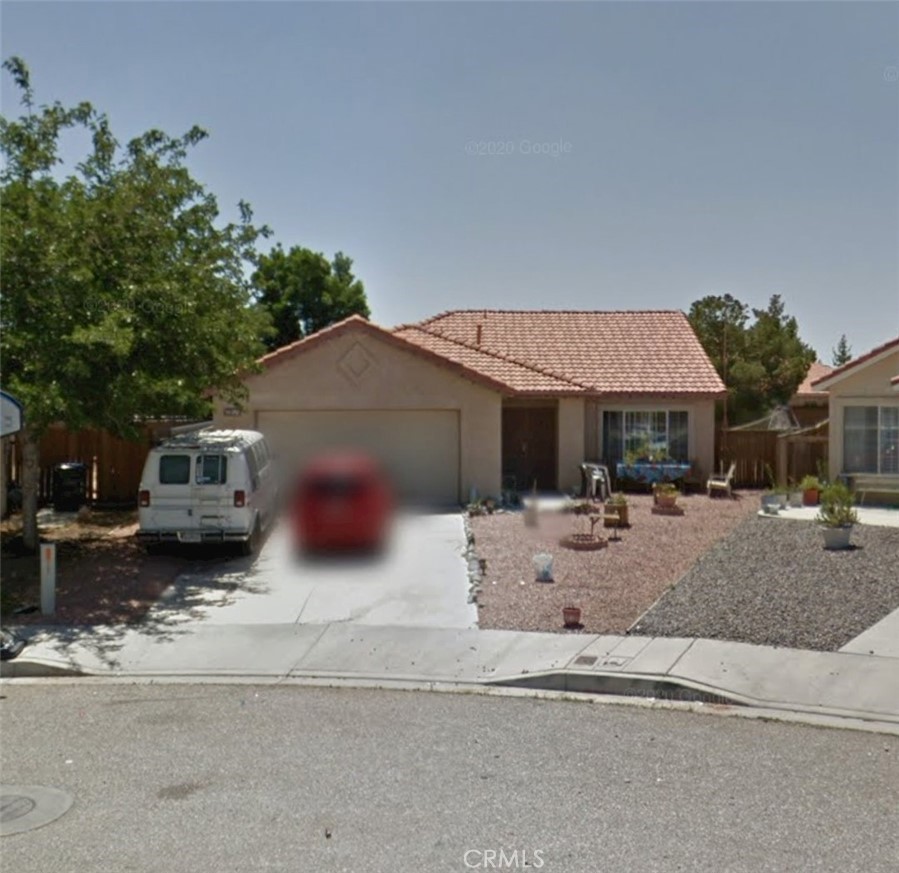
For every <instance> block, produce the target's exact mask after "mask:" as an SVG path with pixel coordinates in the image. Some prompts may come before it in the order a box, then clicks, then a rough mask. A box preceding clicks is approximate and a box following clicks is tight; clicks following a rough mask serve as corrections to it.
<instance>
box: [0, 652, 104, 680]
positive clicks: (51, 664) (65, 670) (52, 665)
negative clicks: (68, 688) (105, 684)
mask: <svg viewBox="0 0 899 873" xmlns="http://www.w3.org/2000/svg"><path fill="white" fill-rule="evenodd" d="M88 675H99V674H89V673H86V672H85V671H83V670H81V669H80V668H78V667H73V666H72V665H71V664H66V663H63V662H62V661H50V660H48V659H46V658H23V657H22V656H21V655H20V656H19V657H17V658H14V659H13V660H10V661H0V677H2V678H4V679H32V678H35V679H39V678H47V677H57V676H64V677H73V678H74V677H82V676H88Z"/></svg>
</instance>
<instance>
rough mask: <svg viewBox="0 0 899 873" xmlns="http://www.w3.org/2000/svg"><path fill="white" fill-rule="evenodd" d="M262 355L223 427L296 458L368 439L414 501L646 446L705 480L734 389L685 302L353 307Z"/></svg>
mask: <svg viewBox="0 0 899 873" xmlns="http://www.w3.org/2000/svg"><path fill="white" fill-rule="evenodd" d="M260 363H261V365H262V368H263V369H262V372H259V373H255V374H252V375H249V376H248V377H247V378H246V380H245V385H246V388H247V390H248V399H247V402H246V403H245V404H244V406H243V408H242V409H238V408H236V407H229V406H228V405H226V404H225V403H224V402H222V401H220V400H219V401H217V402H216V404H215V412H214V420H215V423H216V424H217V425H221V426H226V427H249V428H255V429H258V430H261V431H262V432H263V433H265V434H266V435H267V436H268V437H269V440H270V442H271V443H272V444H273V446H274V448H275V450H276V451H278V452H279V453H280V454H281V455H282V456H284V457H289V458H290V459H291V460H293V461H301V460H302V459H303V458H304V457H308V456H309V455H310V454H311V453H313V452H316V451H318V450H321V449H323V448H327V447H333V446H337V445H343V444H353V445H357V446H361V447H363V448H365V449H367V450H370V451H372V452H374V453H375V454H376V455H378V456H380V457H381V458H382V460H383V461H384V462H385V464H386V465H387V467H388V468H389V469H390V471H391V473H392V475H393V477H394V479H395V481H396V484H397V486H398V488H399V490H400V491H401V492H402V493H403V494H405V495H406V496H408V497H412V498H419V499H424V500H429V501H443V502H452V503H458V502H460V501H461V502H465V501H467V500H468V499H469V496H470V495H471V494H472V493H473V492H476V493H478V494H479V495H480V496H488V495H498V494H499V493H500V491H501V490H503V489H519V490H524V489H530V488H531V487H533V486H534V484H535V483H536V486H537V488H538V489H540V490H556V489H561V490H569V489H571V488H573V487H579V485H580V481H581V479H580V470H579V467H580V464H581V463H582V462H584V461H585V460H594V461H604V462H606V463H608V464H614V463H615V462H616V461H618V460H620V459H622V458H623V457H624V455H625V452H626V451H627V450H628V449H632V448H637V447H641V446H645V445H651V446H652V447H653V448H654V449H655V450H657V451H658V450H663V451H667V453H668V455H669V456H671V457H673V458H675V459H678V460H682V461H688V462H691V463H692V465H693V468H694V473H695V475H697V476H700V477H702V476H705V475H706V474H707V473H709V472H710V471H711V470H712V468H713V465H714V441H715V414H714V410H715V401H716V400H717V399H719V398H721V397H723V396H724V386H723V384H722V382H721V380H720V378H719V377H718V374H717V373H716V372H715V369H714V367H713V366H712V364H711V362H710V361H709V359H708V357H707V355H706V354H705V351H704V350H703V348H702V346H701V345H700V343H699V341H698V339H697V338H696V335H695V334H694V332H693V330H692V328H691V327H690V324H689V322H688V321H687V318H686V316H685V315H684V313H683V312H679V311H644V312H567V311H566V312H549V311H537V312H534V311H530V312H522V311H492V310H491V311H488V310H466V311H453V312H447V313H444V314H441V315H438V316H436V317H434V318H430V319H427V320H426V321H423V322H421V323H418V324H408V325H402V326H400V327H397V328H394V329H392V330H391V329H385V328H382V327H379V326H378V325H376V324H373V323H371V322H369V321H367V320H366V319H364V318H361V317H359V316H353V317H350V318H348V319H346V320H344V321H342V322H340V323H338V324H335V325H333V326H331V327H329V328H327V329H325V330H322V331H319V332H318V333H316V334H313V335H311V336H309V337H307V338H305V339H302V340H299V341H298V342H295V343H292V344H291V345H288V346H284V347H282V348H280V349H276V350H275V351H273V352H271V353H270V354H268V355H266V356H265V357H263V358H262V359H261V361H260Z"/></svg>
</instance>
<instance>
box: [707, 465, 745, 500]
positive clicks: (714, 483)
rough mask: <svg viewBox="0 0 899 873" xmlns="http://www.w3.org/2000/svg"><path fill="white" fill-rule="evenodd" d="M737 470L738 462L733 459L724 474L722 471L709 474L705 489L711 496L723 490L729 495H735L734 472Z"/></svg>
mask: <svg viewBox="0 0 899 873" xmlns="http://www.w3.org/2000/svg"><path fill="white" fill-rule="evenodd" d="M736 471H737V465H736V462H734V461H731V465H730V467H728V468H727V473H726V474H725V475H723V476H722V475H721V474H720V473H717V474H716V473H713V474H712V475H711V476H709V478H708V481H707V482H706V483H705V489H706V492H707V493H708V495H709V497H711V496H712V495H713V494H714V493H715V492H721V491H723V492H724V493H725V494H726V495H727V496H728V497H733V496H734V493H733V479H734V473H736Z"/></svg>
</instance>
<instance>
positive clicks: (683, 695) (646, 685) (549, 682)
mask: <svg viewBox="0 0 899 873" xmlns="http://www.w3.org/2000/svg"><path fill="white" fill-rule="evenodd" d="M596 660H597V659H596V658H594V657H593V656H591V655H584V656H581V657H580V658H577V659H575V661H574V663H575V664H577V665H578V666H591V664H592V663H593V662H595V661H596ZM588 661H589V662H591V663H587V662H588ZM490 684H492V685H497V686H508V687H513V688H537V689H540V690H543V691H575V692H578V693H582V694H608V695H613V696H618V697H641V698H644V699H646V700H660V701H672V702H679V703H709V704H718V705H721V706H746V705H747V704H745V703H743V702H742V701H740V700H734V699H733V698H730V697H725V696H724V695H722V694H717V693H715V692H713V691H706V690H704V689H702V688H694V687H692V686H690V685H683V684H681V683H679V682H672V681H670V680H665V679H651V678H646V679H644V678H641V677H638V676H637V677H635V676H610V675H600V674H596V673H587V672H580V671H577V672H564V673H563V672H560V673H542V674H539V675H529V676H518V677H515V678H514V679H505V680H502V681H499V682H492V683H490Z"/></svg>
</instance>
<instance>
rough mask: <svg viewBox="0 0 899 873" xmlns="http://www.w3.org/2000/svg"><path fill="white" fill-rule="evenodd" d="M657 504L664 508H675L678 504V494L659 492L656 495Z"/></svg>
mask: <svg viewBox="0 0 899 873" xmlns="http://www.w3.org/2000/svg"><path fill="white" fill-rule="evenodd" d="M656 504H657V505H658V506H661V507H662V509H674V507H675V506H677V495H676V494H657V495H656Z"/></svg>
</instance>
